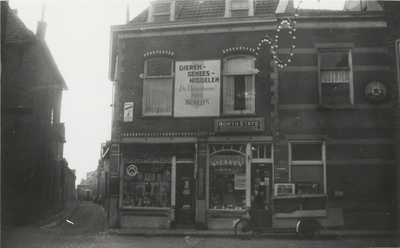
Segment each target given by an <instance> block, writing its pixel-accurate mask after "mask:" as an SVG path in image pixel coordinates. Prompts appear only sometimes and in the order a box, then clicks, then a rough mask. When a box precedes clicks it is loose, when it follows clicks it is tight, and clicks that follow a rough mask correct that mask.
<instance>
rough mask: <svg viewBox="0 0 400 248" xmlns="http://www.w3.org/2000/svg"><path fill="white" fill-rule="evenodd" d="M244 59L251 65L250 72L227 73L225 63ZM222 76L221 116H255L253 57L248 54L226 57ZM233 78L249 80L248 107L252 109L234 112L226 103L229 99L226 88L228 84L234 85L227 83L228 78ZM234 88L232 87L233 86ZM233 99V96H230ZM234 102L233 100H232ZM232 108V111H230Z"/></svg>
mask: <svg viewBox="0 0 400 248" xmlns="http://www.w3.org/2000/svg"><path fill="white" fill-rule="evenodd" d="M243 57H244V58H246V59H249V60H250V63H251V68H250V70H244V71H236V72H228V70H227V63H228V61H230V60H234V59H240V58H243ZM222 75H223V85H222V98H223V99H222V114H223V115H243V114H251V115H252V114H255V113H256V111H255V58H254V56H253V55H249V54H235V55H231V56H227V57H224V59H223V71H222ZM235 76H244V77H245V78H246V77H249V78H251V79H250V80H251V82H250V87H251V89H250V91H251V92H250V94H251V95H250V96H251V97H252V98H251V99H250V103H249V104H250V107H252V109H247V107H246V109H245V110H235V109H234V106H233V107H231V106H228V103H227V101H229V98H228V96H227V91H228V89H227V87H228V84H231V83H233V84H235V81H234V80H233V81H231V82H229V83H228V77H235ZM233 87H234V86H233ZM232 97H234V96H232ZM233 102H234V99H233ZM230 108H233V109H230Z"/></svg>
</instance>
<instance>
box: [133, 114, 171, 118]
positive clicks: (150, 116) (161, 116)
mask: <svg viewBox="0 0 400 248" xmlns="http://www.w3.org/2000/svg"><path fill="white" fill-rule="evenodd" d="M140 118H172V115H141V116H140Z"/></svg>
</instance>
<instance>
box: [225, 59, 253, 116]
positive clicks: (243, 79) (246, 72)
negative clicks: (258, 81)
mask: <svg viewBox="0 0 400 248" xmlns="http://www.w3.org/2000/svg"><path fill="white" fill-rule="evenodd" d="M254 71H255V70H254V57H253V56H249V55H236V56H231V57H228V58H225V59H224V83H223V113H224V114H252V113H255V89H254V87H255V85H254Z"/></svg>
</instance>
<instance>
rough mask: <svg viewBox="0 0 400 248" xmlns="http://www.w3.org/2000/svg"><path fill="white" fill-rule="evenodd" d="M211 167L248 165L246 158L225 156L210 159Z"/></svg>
mask: <svg viewBox="0 0 400 248" xmlns="http://www.w3.org/2000/svg"><path fill="white" fill-rule="evenodd" d="M209 162H210V165H211V166H214V167H215V166H237V167H242V166H244V165H246V161H245V157H244V156H223V155H215V156H212V157H210V161H209Z"/></svg>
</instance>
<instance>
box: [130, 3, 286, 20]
mask: <svg viewBox="0 0 400 248" xmlns="http://www.w3.org/2000/svg"><path fill="white" fill-rule="evenodd" d="M278 3H279V0H268V1H266V0H255V6H254V15H255V16H261V15H268V14H274V13H275V10H276V7H277V6H278ZM176 8H177V13H176V17H175V20H177V21H195V20H205V19H219V18H224V16H225V0H177V1H176ZM148 12H149V9H148V8H147V9H146V10H144V11H143V12H142V13H140V14H139V15H138V16H136V17H135V18H134V19H133V20H132V21H131V22H130V23H144V22H147V19H148Z"/></svg>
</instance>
